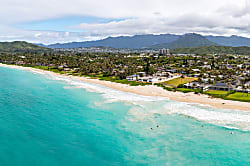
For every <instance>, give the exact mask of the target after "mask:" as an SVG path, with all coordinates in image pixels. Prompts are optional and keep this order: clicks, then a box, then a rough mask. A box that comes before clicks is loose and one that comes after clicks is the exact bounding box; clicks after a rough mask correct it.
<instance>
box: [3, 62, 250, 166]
mask: <svg viewBox="0 0 250 166" xmlns="http://www.w3.org/2000/svg"><path fill="white" fill-rule="evenodd" d="M157 126H158V127H157ZM151 128H152V129H151ZM230 132H233V133H234V134H230ZM0 165H1V166H89V165H90V166H105V165H119V166H123V165H156V166H161V165H185V166H186V165H192V166H194V165H208V166H209V165H250V113H248V112H240V111H232V110H218V109H213V108H209V107H207V106H201V105H192V104H187V103H180V102H175V101H169V100H167V99H163V98H154V97H143V96H138V95H134V94H129V93H124V92H119V91H115V90H112V89H108V88H105V87H102V86H99V85H94V84H89V83H83V82H79V81H76V80H69V79H64V78H60V77H54V76H50V75H44V74H40V73H31V72H28V71H24V70H18V69H9V68H3V67H0Z"/></svg>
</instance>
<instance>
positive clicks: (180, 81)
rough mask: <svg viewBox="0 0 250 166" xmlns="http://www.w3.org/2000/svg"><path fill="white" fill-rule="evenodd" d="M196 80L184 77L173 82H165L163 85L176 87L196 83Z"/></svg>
mask: <svg viewBox="0 0 250 166" xmlns="http://www.w3.org/2000/svg"><path fill="white" fill-rule="evenodd" d="M196 80H198V79H197V78H194V77H185V78H176V79H173V80H169V81H166V82H164V83H165V84H167V85H172V86H175V87H177V86H178V85H180V84H186V83H188V82H192V81H196Z"/></svg>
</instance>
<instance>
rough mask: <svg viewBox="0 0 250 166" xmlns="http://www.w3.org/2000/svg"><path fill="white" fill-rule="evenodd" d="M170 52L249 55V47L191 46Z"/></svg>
mask: <svg viewBox="0 0 250 166" xmlns="http://www.w3.org/2000/svg"><path fill="white" fill-rule="evenodd" d="M171 52H172V53H178V54H200V55H202V54H240V55H250V47H246V46H242V47H231V46H201V47H193V48H175V49H173V50H171Z"/></svg>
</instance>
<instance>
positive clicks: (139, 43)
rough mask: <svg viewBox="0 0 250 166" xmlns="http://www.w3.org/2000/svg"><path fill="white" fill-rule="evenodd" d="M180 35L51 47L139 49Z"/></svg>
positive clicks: (76, 43)
mask: <svg viewBox="0 0 250 166" xmlns="http://www.w3.org/2000/svg"><path fill="white" fill-rule="evenodd" d="M178 37H179V36H178V35H171V34H163V35H135V36H132V37H128V36H120V37H108V38H106V39H103V40H97V41H86V42H72V43H64V44H59V43H58V44H51V45H49V46H48V47H49V48H79V47H98V46H103V47H113V48H133V49H139V48H143V47H149V46H152V45H155V44H160V43H170V42H172V41H174V40H177V39H178Z"/></svg>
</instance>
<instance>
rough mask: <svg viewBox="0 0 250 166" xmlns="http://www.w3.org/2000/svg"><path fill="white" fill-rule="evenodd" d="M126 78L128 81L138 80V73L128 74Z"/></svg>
mask: <svg viewBox="0 0 250 166" xmlns="http://www.w3.org/2000/svg"><path fill="white" fill-rule="evenodd" d="M126 79H127V80H128V81H136V80H137V75H136V74H134V75H131V76H127V77H126Z"/></svg>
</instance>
